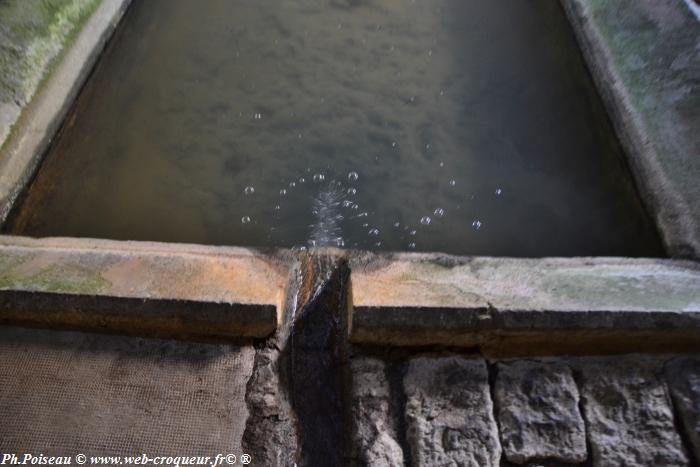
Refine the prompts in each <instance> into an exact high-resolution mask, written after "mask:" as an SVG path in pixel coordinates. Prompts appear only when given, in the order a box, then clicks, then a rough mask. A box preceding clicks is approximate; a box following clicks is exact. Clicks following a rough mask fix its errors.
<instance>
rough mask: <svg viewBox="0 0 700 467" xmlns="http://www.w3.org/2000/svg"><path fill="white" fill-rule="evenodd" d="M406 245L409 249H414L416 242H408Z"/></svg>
mask: <svg viewBox="0 0 700 467" xmlns="http://www.w3.org/2000/svg"><path fill="white" fill-rule="evenodd" d="M408 247H409V248H410V249H411V250H415V249H416V244H415V243H413V242H411V243H409V244H408Z"/></svg>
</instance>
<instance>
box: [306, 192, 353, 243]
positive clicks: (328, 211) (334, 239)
mask: <svg viewBox="0 0 700 467" xmlns="http://www.w3.org/2000/svg"><path fill="white" fill-rule="evenodd" d="M344 197H345V190H344V188H343V187H342V185H341V184H340V183H337V182H335V181H332V182H330V183H327V184H324V185H323V186H322V187H321V189H320V191H319V193H318V195H316V197H314V199H313V203H312V212H313V214H314V217H315V219H316V221H315V222H314V223H313V224H311V226H310V227H311V235H310V241H309V244H310V245H312V246H316V247H326V246H336V247H342V246H344V245H345V241H344V240H343V237H342V235H341V233H342V230H341V225H340V224H341V222H342V220H343V218H344V217H343V215H342V214H341V208H342V205H343V200H344Z"/></svg>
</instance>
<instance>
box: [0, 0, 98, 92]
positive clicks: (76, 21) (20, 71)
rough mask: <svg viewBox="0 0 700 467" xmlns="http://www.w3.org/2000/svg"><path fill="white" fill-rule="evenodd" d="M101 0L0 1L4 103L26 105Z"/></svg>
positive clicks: (0, 84) (0, 89)
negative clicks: (56, 59)
mask: <svg viewBox="0 0 700 467" xmlns="http://www.w3.org/2000/svg"><path fill="white" fill-rule="evenodd" d="M100 2H101V0H0V70H2V72H0V102H14V103H16V104H18V105H26V104H27V103H28V102H29V100H30V99H31V97H32V95H33V94H34V92H35V91H36V89H37V87H38V86H39V84H40V82H41V80H42V79H43V77H44V76H45V74H46V71H47V69H48V67H49V66H50V65H51V62H52V60H53V59H54V58H55V57H57V56H58V55H59V54H60V53H61V51H62V50H63V48H64V47H65V45H66V44H67V43H68V42H69V41H70V40H71V39H72V38H73V36H74V35H75V33H76V32H77V31H78V30H79V29H80V27H79V26H80V25H82V23H83V22H84V21H85V20H86V19H87V18H88V17H89V16H90V15H91V13H92V12H93V11H94V10H95V8H96V7H97V5H98V4H99V3H100Z"/></svg>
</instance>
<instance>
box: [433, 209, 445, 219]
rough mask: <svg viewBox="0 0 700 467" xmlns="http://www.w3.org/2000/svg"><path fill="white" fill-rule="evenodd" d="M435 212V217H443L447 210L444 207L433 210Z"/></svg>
mask: <svg viewBox="0 0 700 467" xmlns="http://www.w3.org/2000/svg"><path fill="white" fill-rule="evenodd" d="M433 214H435V217H442V216H444V215H445V210H444V209H442V208H437V209H435V211H433Z"/></svg>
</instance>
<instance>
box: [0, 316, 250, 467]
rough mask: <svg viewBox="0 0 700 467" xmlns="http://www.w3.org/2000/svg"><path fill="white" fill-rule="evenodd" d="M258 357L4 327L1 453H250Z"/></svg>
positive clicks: (245, 350) (239, 350)
mask: <svg viewBox="0 0 700 467" xmlns="http://www.w3.org/2000/svg"><path fill="white" fill-rule="evenodd" d="M252 363H253V350H252V349H251V348H250V347H235V346H230V345H210V344H192V343H184V342H178V341H164V340H156V339H141V338H130V337H116V336H104V335H96V334H83V333H77V332H59V331H45V330H29V329H19V328H11V327H0V379H1V380H2V385H0V413H2V415H3V416H2V424H0V451H1V452H4V453H18V454H19V453H34V454H37V455H38V454H39V453H43V454H45V455H59V454H62V455H71V456H75V455H76V454H78V453H84V454H86V455H119V456H125V455H141V454H142V453H146V454H148V455H149V456H155V455H171V456H174V455H180V456H183V455H197V454H200V455H209V456H215V455H216V454H218V453H233V454H237V455H239V454H240V453H241V447H240V440H241V436H242V433H243V428H244V425H245V421H246V418H247V409H246V405H245V402H244V395H245V387H246V383H247V382H248V378H249V377H250V373H251V369H252Z"/></svg>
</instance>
